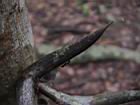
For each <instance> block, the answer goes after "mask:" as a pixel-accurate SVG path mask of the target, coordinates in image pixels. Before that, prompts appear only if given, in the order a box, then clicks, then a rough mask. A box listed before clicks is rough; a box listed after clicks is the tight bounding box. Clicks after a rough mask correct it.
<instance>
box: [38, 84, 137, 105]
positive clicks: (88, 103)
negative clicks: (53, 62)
mask: <svg viewBox="0 0 140 105" xmlns="http://www.w3.org/2000/svg"><path fill="white" fill-rule="evenodd" d="M38 86H39V89H40V92H41V93H42V94H43V95H45V96H47V97H48V98H50V99H51V100H53V101H54V102H55V103H57V104H59V105H119V104H124V103H128V102H132V101H137V100H140V90H139V91H138V90H131V91H121V92H106V93H102V94H99V95H95V96H70V95H67V94H64V93H62V92H58V91H56V90H54V89H52V88H49V87H48V86H46V85H44V84H41V83H40V84H39V85H38Z"/></svg>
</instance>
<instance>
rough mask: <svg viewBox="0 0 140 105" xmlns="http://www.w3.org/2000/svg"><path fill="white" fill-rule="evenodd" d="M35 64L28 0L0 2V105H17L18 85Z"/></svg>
mask: <svg viewBox="0 0 140 105" xmlns="http://www.w3.org/2000/svg"><path fill="white" fill-rule="evenodd" d="M34 61H35V53H34V49H33V38H32V29H31V25H30V22H29V20H28V16H27V8H26V3H25V0H0V105H16V103H15V102H16V101H15V99H16V82H17V80H18V77H19V76H20V74H21V73H22V72H23V70H24V69H25V68H26V67H27V66H29V65H31V64H32V63H33V62H34Z"/></svg>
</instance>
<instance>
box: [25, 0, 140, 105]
mask: <svg viewBox="0 0 140 105" xmlns="http://www.w3.org/2000/svg"><path fill="white" fill-rule="evenodd" d="M28 8H29V17H30V19H31V23H32V27H33V34H34V38H35V46H36V47H37V50H38V52H39V55H41V56H42V55H44V54H46V53H48V52H51V51H52V50H55V49H56V48H58V47H60V46H63V45H65V44H67V43H72V42H75V41H77V40H78V39H80V38H81V37H83V36H84V35H86V34H88V33H89V32H91V31H94V30H96V29H98V28H100V27H102V26H104V25H105V24H107V23H108V22H110V21H114V24H113V25H112V26H111V27H110V28H109V29H108V30H107V31H106V32H105V34H104V36H103V37H102V38H101V39H100V40H99V41H98V42H97V43H96V44H95V45H94V46H92V48H90V49H89V50H88V51H87V52H85V53H84V54H83V55H84V56H83V55H82V57H81V58H78V57H77V58H76V59H80V60H79V61H80V62H79V61H78V60H77V61H75V62H72V64H70V65H67V66H65V67H63V68H62V67H60V68H59V69H60V71H59V73H58V75H57V78H56V81H55V83H54V85H53V87H54V88H56V89H57V90H61V91H63V92H66V93H69V94H80V95H90V94H97V93H100V92H103V91H119V90H126V89H140V82H139V81H140V70H139V69H140V0H28ZM80 56H81V55H80ZM135 105H136V103H135ZM137 105H139V103H137Z"/></svg>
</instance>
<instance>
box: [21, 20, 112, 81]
mask: <svg viewBox="0 0 140 105" xmlns="http://www.w3.org/2000/svg"><path fill="white" fill-rule="evenodd" d="M111 24H112V22H111V23H110V24H108V25H106V26H105V27H104V28H101V29H99V30H97V31H95V32H91V33H90V34H89V35H87V36H86V37H84V38H83V39H81V40H80V41H78V42H76V43H74V44H71V45H68V46H65V47H63V48H61V49H58V50H56V51H54V52H52V53H50V54H48V55H46V56H45V57H43V58H41V59H40V60H38V61H37V62H35V63H34V64H32V65H31V66H29V67H28V68H27V70H25V72H24V75H23V76H25V78H26V77H30V76H31V77H33V78H34V79H35V78H41V77H42V76H43V75H45V74H47V73H49V72H51V71H52V70H53V69H55V68H56V67H58V66H60V65H62V64H64V63H65V62H67V61H69V60H70V59H72V58H73V57H75V56H76V55H78V54H80V53H81V52H83V51H85V50H86V49H87V48H89V47H90V46H91V45H92V44H94V43H95V42H96V41H97V40H98V39H99V38H100V37H101V35H102V34H103V32H104V31H105V30H106V29H107V28H108V27H109V26H110V25H111Z"/></svg>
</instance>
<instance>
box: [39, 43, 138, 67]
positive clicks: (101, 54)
mask: <svg viewBox="0 0 140 105" xmlns="http://www.w3.org/2000/svg"><path fill="white" fill-rule="evenodd" d="M55 49H57V47H54V46H52V45H48V44H43V45H41V46H40V47H39V48H38V52H39V53H40V54H41V56H43V55H46V54H48V53H49V52H52V51H54V50H55ZM104 60H131V61H134V62H136V63H138V64H140V52H138V51H133V50H131V49H126V48H121V47H117V46H112V45H95V46H93V47H91V48H89V49H88V50H86V51H85V52H83V53H82V54H80V55H78V56H76V57H75V58H74V59H72V60H71V63H70V64H81V63H87V62H90V61H104Z"/></svg>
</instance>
